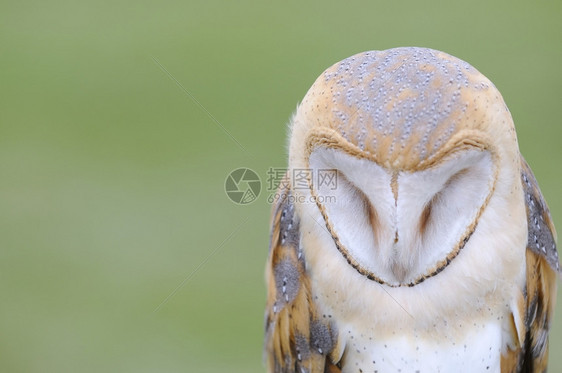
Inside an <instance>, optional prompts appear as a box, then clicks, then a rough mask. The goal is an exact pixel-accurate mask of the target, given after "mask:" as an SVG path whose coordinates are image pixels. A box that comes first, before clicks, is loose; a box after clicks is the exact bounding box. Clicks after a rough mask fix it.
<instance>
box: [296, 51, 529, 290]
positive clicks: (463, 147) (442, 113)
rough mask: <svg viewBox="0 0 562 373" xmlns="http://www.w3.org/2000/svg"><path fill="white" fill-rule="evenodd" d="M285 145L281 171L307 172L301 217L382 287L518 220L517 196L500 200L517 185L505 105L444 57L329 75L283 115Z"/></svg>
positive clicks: (399, 59) (416, 278) (361, 62)
mask: <svg viewBox="0 0 562 373" xmlns="http://www.w3.org/2000/svg"><path fill="white" fill-rule="evenodd" d="M289 149H290V154H289V166H290V169H291V171H292V172H294V173H295V172H297V173H298V172H299V171H300V170H304V171H306V173H305V175H307V176H306V183H305V185H304V187H303V188H295V190H294V193H295V194H296V195H297V197H302V198H301V199H300V200H301V201H306V202H304V203H299V204H297V206H296V208H297V209H299V212H300V215H301V216H305V217H306V216H312V217H314V218H316V217H318V219H317V221H321V222H322V223H321V224H319V225H316V226H315V228H313V229H316V230H318V232H317V234H319V235H320V234H326V232H327V233H329V235H330V236H331V239H332V240H333V242H334V244H335V245H334V246H335V247H336V248H337V250H338V251H339V252H340V254H341V255H342V256H343V257H344V258H345V260H346V261H347V262H348V263H349V265H351V266H352V267H353V268H355V270H357V271H358V272H359V273H360V274H361V275H363V276H365V277H366V278H368V279H370V280H374V281H377V282H379V283H381V284H386V285H389V286H393V287H399V286H413V285H416V284H418V283H421V282H422V281H424V280H426V279H427V278H429V277H432V276H434V275H436V274H438V273H440V272H441V271H442V270H443V269H444V268H445V267H447V266H448V265H449V264H450V263H451V262H453V261H454V260H455V258H456V257H457V256H458V255H459V253H461V251H462V250H463V248H464V247H465V246H466V245H468V244H474V245H476V244H477V242H475V243H472V241H477V239H473V238H474V237H475V236H477V235H478V234H479V232H480V231H483V230H486V232H485V233H486V236H488V237H489V236H490V234H491V236H492V237H493V235H494V231H496V230H497V231H502V232H505V229H507V231H509V229H508V228H509V227H510V226H512V224H519V225H521V224H525V221H526V220H525V207H524V204H523V201H520V200H519V199H513V198H510V195H512V194H513V193H519V192H520V190H521V186H520V184H521V181H520V173H519V167H520V163H519V162H520V158H519V150H518V144H517V138H516V134H515V129H514V126H513V121H512V118H511V115H510V113H509V111H508V109H507V106H506V104H505V102H504V100H503V98H502V96H501V95H500V93H499V92H498V90H497V89H496V87H495V86H494V85H493V84H492V83H491V82H490V81H489V80H488V79H487V78H486V77H485V76H483V75H482V74H481V73H480V72H478V71H477V70H476V69H475V68H474V67H472V66H470V65H469V64H468V63H466V62H464V61H462V60H459V59H457V58H455V57H452V56H450V55H448V54H446V53H443V52H439V51H435V50H431V49H425V48H395V49H390V50H385V51H372V52H365V53H360V54H357V55H355V56H352V57H349V58H347V59H345V60H343V61H341V62H338V63H336V64H335V65H333V66H332V67H330V68H328V69H327V70H326V71H325V72H324V73H323V74H322V75H320V77H318V79H317V80H316V81H315V83H314V84H313V85H312V87H311V88H310V90H309V91H308V92H307V94H306V96H305V97H304V99H303V101H302V103H301V104H300V105H299V107H298V109H297V111H296V113H295V115H294V117H293V120H292V126H291V136H290V147H289ZM326 174H330V175H329V180H330V182H327V180H326ZM334 178H335V180H334ZM483 221H486V223H485V224H484V223H482V222H483ZM313 227H314V226H313ZM322 230H324V231H325V232H321V231H322ZM519 236H521V237H519ZM497 239H498V242H497V244H498V245H501V244H502V242H501V240H502V239H504V240H505V239H511V240H519V241H521V242H522V243H523V242H525V240H526V236H525V232H517V233H514V236H513V237H508V238H505V237H503V236H502V237H500V236H498V237H497ZM523 246H524V245H523ZM503 254H505V253H503ZM483 255H484V256H485V255H487V254H485V253H484V254H483ZM490 255H493V254H490ZM504 258H505V256H504ZM489 260H490V261H492V260H493V257H490V258H489Z"/></svg>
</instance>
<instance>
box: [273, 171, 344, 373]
mask: <svg viewBox="0 0 562 373" xmlns="http://www.w3.org/2000/svg"><path fill="white" fill-rule="evenodd" d="M277 197H279V198H277V200H276V202H275V204H274V206H273V212H272V223H271V227H272V228H271V238H270V252H269V259H268V263H267V268H266V281H267V287H268V296H267V308H266V315H265V317H266V320H265V324H266V325H265V328H266V336H265V355H266V356H265V357H266V360H267V368H268V371H269V372H275V373H290V372H299V373H300V372H308V373H325V372H330V373H337V372H340V371H341V370H340V369H339V368H338V367H337V366H336V365H334V364H333V363H332V362H331V358H330V353H331V352H332V350H333V348H334V343H335V340H336V338H335V330H333V328H332V326H331V325H330V322H329V320H328V319H326V318H325V317H324V316H323V315H320V314H318V310H317V309H316V306H315V304H314V301H313V300H312V299H311V297H312V296H311V292H310V283H309V279H308V277H307V275H306V269H305V264H304V257H303V254H302V252H301V250H300V248H299V239H300V237H299V236H300V233H299V218H298V216H297V215H296V214H295V210H294V205H293V203H292V201H291V191H290V188H289V182H288V180H287V179H285V180H283V182H281V187H280V189H279V192H278V194H277Z"/></svg>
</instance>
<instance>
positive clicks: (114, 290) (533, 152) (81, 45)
mask: <svg viewBox="0 0 562 373" xmlns="http://www.w3.org/2000/svg"><path fill="white" fill-rule="evenodd" d="M561 16H562V2H560V1H558V0H557V1H554V0H546V1H533V2H531V1H527V2H520V4H516V3H515V2H513V1H496V2H491V1H464V2H444V1H425V2H421V1H410V2H406V1H394V2H391V1H379V2H368V1H348V2H333V3H329V2H306V3H304V2H302V3H301V2H296V1H283V2H279V3H277V2H275V3H271V2H257V1H256V2H252V1H236V2H234V1H232V2H227V1H202V0H197V1H193V0H192V1H161V2H149V1H136V2H135V1H128V0H117V1H6V0H3V1H2V2H1V3H0V87H1V88H0V237H1V241H0V242H1V248H0V299H1V300H0V371H1V372H262V371H263V365H262V352H261V350H262V347H261V345H262V334H263V306H264V302H265V287H264V283H263V268H264V263H265V259H266V255H267V245H268V242H267V241H268V221H269V208H270V206H269V205H268V203H267V201H266V197H267V195H266V193H265V192H262V195H261V196H260V198H259V199H258V201H256V202H254V203H253V204H251V205H247V206H238V205H235V204H233V203H232V202H230V201H229V200H228V199H227V197H226V195H225V192H224V180H225V178H226V175H227V174H228V173H229V172H230V171H231V170H233V169H235V168H238V167H250V168H252V169H254V170H255V171H256V172H258V173H259V174H260V176H261V177H262V179H263V180H264V181H265V179H266V177H267V176H266V171H267V169H268V168H269V167H283V166H284V165H285V163H286V146H285V145H286V139H285V137H286V133H287V122H288V118H289V117H290V115H291V113H292V112H293V111H294V109H295V108H296V105H297V102H298V101H299V100H300V99H301V98H302V97H303V95H304V94H305V92H306V90H307V89H308V87H309V86H310V85H311V84H312V82H313V81H314V80H315V78H316V77H317V76H318V75H319V74H320V73H321V72H322V71H323V70H324V69H325V68H326V67H328V66H329V65H331V64H332V63H334V62H336V61H338V60H341V59H343V58H345V57H347V56H349V55H352V54H355V53H357V52H360V51H364V50H371V49H387V48H391V47H395V46H409V45H416V46H427V47H432V48H436V49H440V50H444V51H446V52H448V53H450V54H453V55H455V56H457V57H459V58H462V59H464V60H466V61H468V62H470V63H471V64H472V65H474V66H475V67H476V68H477V69H479V70H480V71H481V72H483V73H484V74H485V75H486V76H488V77H489V78H490V79H491V80H492V81H493V82H494V83H495V84H496V86H497V87H498V88H499V89H500V91H501V92H502V94H503V95H504V98H505V100H506V102H507V104H508V105H509V107H510V109H511V112H512V114H513V117H514V119H515V123H516V126H517V130H518V135H519V142H520V147H521V150H522V152H523V154H524V155H525V157H526V158H527V160H528V162H529V163H530V164H531V166H532V167H533V170H534V171H535V174H536V176H537V178H538V180H539V182H540V185H541V187H542V191H543V193H544V195H545V196H546V198H547V200H548V202H549V204H550V208H551V210H552V215H553V217H554V220H555V222H558V223H559V224H562V196H561V195H560V189H561V183H562V175H561V173H560V171H559V167H560V163H561V161H562V147H561V146H560V144H559V141H560V140H559V139H560V136H561V135H562V128H561V126H560V112H561V105H560V100H561V98H562V95H561V93H560V87H561V86H562V73H561V70H560V66H561V61H562V48H561V47H562V43H561V41H562V26H561V21H560V20H561V19H562V17H561ZM156 61H158V62H159V63H160V64H161V65H162V66H163V67H164V68H165V69H166V70H167V71H168V72H169V73H170V74H171V75H172V76H173V77H174V79H177V82H179V83H181V85H182V86H183V87H184V88H185V89H186V90H187V91H189V93H190V94H192V95H193V96H194V97H195V98H196V100H198V101H199V102H200V103H201V105H202V106H203V107H204V108H205V110H207V111H208V113H210V114H211V115H209V114H208V113H207V112H205V110H204V109H202V108H201V107H199V106H198V104H197V103H196V102H194V100H193V99H191V98H190V97H189V96H188V94H187V93H186V92H184V91H183V90H182V88H180V86H179V85H178V84H177V83H176V82H175V81H174V80H173V79H172V78H170V77H169V76H168V75H167V74H166V72H165V71H164V70H163V69H162V68H161V67H160V66H158V64H157V62H156ZM211 116H212V117H214V118H216V120H217V121H218V122H219V123H220V124H221V125H222V126H223V127H224V128H225V129H226V130H227V131H228V132H229V133H230V134H231V135H232V136H233V137H234V138H236V140H237V141H238V142H239V143H240V144H241V145H242V147H243V148H244V149H245V151H244V150H242V149H241V147H239V146H238V145H237V144H236V143H235V142H234V141H233V140H232V139H231V138H230V137H229V136H228V135H227V134H226V133H225V131H224V130H223V129H221V128H220V126H219V125H217V123H216V122H215V121H214V120H213V118H211ZM560 229H562V228H560ZM551 363H552V365H553V366H552V367H551V371H554V372H556V371H562V311H560V310H559V312H558V313H557V316H556V319H555V322H554V331H553V333H552V336H551Z"/></svg>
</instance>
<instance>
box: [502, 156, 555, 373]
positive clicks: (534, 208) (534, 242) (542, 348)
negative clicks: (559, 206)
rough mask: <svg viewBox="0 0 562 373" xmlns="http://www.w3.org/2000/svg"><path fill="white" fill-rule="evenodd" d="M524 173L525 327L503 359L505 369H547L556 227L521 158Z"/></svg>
mask: <svg viewBox="0 0 562 373" xmlns="http://www.w3.org/2000/svg"><path fill="white" fill-rule="evenodd" d="M521 169H522V172H521V177H522V183H523V192H524V194H525V203H526V206H527V225H528V240H527V255H526V257H527V284H526V288H525V289H524V293H523V297H524V302H523V304H522V306H523V307H525V309H524V310H522V311H523V312H521V317H523V318H524V320H523V322H522V324H523V325H524V327H525V331H524V335H523V336H522V337H523V340H521V341H519V342H520V346H519V347H518V348H517V349H516V350H512V351H509V352H508V354H507V355H506V356H504V357H503V359H502V372H546V368H547V363H548V331H549V328H550V321H551V319H552V315H553V310H554V304H555V303H556V281H557V273H559V272H560V264H559V261H558V252H557V251H556V231H555V229H554V224H553V223H552V219H551V217H550V213H549V210H548V206H547V205H546V203H545V201H544V198H543V197H542V194H541V191H540V189H539V186H538V184H537V181H536V179H535V176H534V175H533V172H532V171H531V169H530V167H529V165H528V164H527V163H526V162H525V160H524V159H523V158H521Z"/></svg>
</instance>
